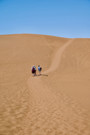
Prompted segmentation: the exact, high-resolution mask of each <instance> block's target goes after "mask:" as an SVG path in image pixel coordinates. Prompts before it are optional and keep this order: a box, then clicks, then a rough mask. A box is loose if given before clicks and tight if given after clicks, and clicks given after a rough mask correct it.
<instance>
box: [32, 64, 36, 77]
mask: <svg viewBox="0 0 90 135" xmlns="http://www.w3.org/2000/svg"><path fill="white" fill-rule="evenodd" d="M32 74H33V75H34V76H35V75H36V67H35V66H33V67H32Z"/></svg>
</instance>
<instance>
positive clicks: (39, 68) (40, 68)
mask: <svg viewBox="0 0 90 135" xmlns="http://www.w3.org/2000/svg"><path fill="white" fill-rule="evenodd" d="M38 71H39V75H41V71H42V67H41V66H40V65H38Z"/></svg>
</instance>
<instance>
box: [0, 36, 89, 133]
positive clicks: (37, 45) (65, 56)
mask: <svg viewBox="0 0 90 135" xmlns="http://www.w3.org/2000/svg"><path fill="white" fill-rule="evenodd" d="M38 64H39V65H41V66H42V68H43V71H42V75H41V76H39V75H38V71H37V76H35V77H33V76H32V74H31V67H32V65H35V66H36V67H37V66H38ZM0 135H90V39H67V38H59V37H53V36H44V35H31V34H21V35H2V36H0Z"/></svg>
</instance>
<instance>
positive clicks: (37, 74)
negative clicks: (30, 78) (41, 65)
mask: <svg viewBox="0 0 90 135" xmlns="http://www.w3.org/2000/svg"><path fill="white" fill-rule="evenodd" d="M35 76H38V77H39V76H46V77H48V75H46V74H37V75H34V77H35Z"/></svg>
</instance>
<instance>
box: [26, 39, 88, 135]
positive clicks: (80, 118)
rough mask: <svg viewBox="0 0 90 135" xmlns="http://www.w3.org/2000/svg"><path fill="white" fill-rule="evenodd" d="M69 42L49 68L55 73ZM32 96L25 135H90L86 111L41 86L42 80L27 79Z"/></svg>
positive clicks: (62, 94) (49, 70) (38, 78)
mask: <svg viewBox="0 0 90 135" xmlns="http://www.w3.org/2000/svg"><path fill="white" fill-rule="evenodd" d="M73 40H74V39H71V40H69V41H68V42H67V43H66V44H64V45H63V46H62V47H60V49H59V50H58V51H57V52H56V54H55V56H54V58H53V61H52V63H51V66H50V68H49V69H48V70H47V71H45V72H44V74H45V73H50V72H53V71H55V70H56V69H57V68H58V66H59V64H60V60H61V56H62V54H63V52H64V50H65V49H66V47H67V46H68V45H70V44H71V43H73ZM28 87H29V93H30V102H29V111H28V114H27V118H26V121H25V127H24V128H25V130H24V134H27V135H29V134H30V135H90V132H89V125H88V118H87V115H86V113H85V111H84V110H82V108H80V107H79V106H78V105H77V103H75V102H73V101H72V100H70V98H68V97H67V96H66V95H65V94H64V93H62V92H61V94H60V95H59V96H57V95H55V94H54V93H53V92H52V89H51V88H49V87H47V86H46V85H45V84H43V83H42V77H30V78H29V79H28Z"/></svg>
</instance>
